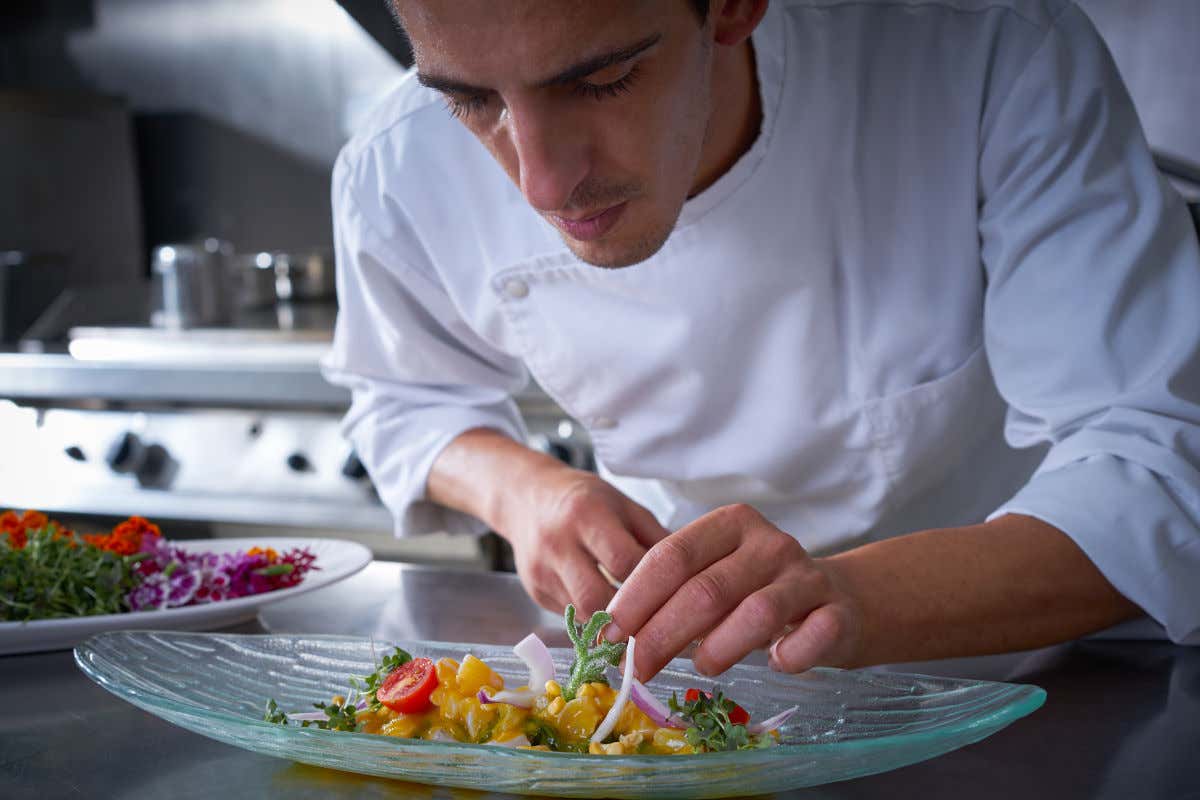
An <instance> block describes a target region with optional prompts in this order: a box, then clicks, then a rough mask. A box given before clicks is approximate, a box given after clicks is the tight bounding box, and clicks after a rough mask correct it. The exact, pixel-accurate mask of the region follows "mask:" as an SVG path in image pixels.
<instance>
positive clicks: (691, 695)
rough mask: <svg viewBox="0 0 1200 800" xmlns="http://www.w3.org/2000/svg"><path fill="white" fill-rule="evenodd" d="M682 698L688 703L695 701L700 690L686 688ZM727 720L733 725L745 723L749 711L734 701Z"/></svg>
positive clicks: (708, 695)
mask: <svg viewBox="0 0 1200 800" xmlns="http://www.w3.org/2000/svg"><path fill="white" fill-rule="evenodd" d="M704 696H705V697H712V693H710V692H705V693H704ZM683 699H684V700H685V701H686V702H688V703H694V702H696V701H697V700H699V699H700V690H699V689H688V690H687V691H686V692H684V695H683ZM729 721H730V722H732V723H733V724H734V725H745V724H746V723H747V722H749V721H750V712H748V711H747V710H746V709H744V708H742V707H741V706H739V705H738V704H737V703H734V704H733V710H732V711H730V712H729Z"/></svg>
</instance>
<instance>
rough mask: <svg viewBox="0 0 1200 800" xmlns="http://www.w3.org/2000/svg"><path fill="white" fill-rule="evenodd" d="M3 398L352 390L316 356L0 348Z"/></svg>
mask: <svg viewBox="0 0 1200 800" xmlns="http://www.w3.org/2000/svg"><path fill="white" fill-rule="evenodd" d="M0 399H10V400H16V401H32V400H113V401H120V402H125V403H160V402H181V403H187V404H189V405H204V404H215V405H246V406H254V407H264V406H272V407H277V408H333V409H344V408H346V407H348V406H349V405H350V392H348V391H347V390H345V389H343V388H342V387H340V386H334V385H333V384H331V383H329V382H327V381H326V380H325V378H324V377H322V375H321V371H320V369H319V367H318V365H317V364H315V363H313V364H306V363H295V362H293V363H287V362H278V363H268V362H264V363H227V364H222V363H216V362H214V363H195V362H192V363H186V362H180V363H166V362H153V361H148V362H136V361H129V362H120V361H81V360H80V359H77V358H74V357H73V356H71V355H69V354H66V353H17V352H11V351H3V350H0ZM516 400H517V403H518V405H519V406H520V407H521V410H522V412H523V413H525V414H527V415H537V414H541V415H551V416H553V415H558V416H561V415H562V413H563V412H562V411H561V410H560V409H559V408H558V406H557V405H555V404H554V402H553V401H552V400H551V399H550V398H549V397H548V396H547V395H546V393H545V392H544V391H542V389H541V388H540V387H539V386H537V385H536V384H535V383H533V382H530V384H529V386H527V387H526V388H525V389H524V390H523V391H521V392H520V393H519V394H518V395H517V397H516Z"/></svg>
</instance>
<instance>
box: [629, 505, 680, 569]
mask: <svg viewBox="0 0 1200 800" xmlns="http://www.w3.org/2000/svg"><path fill="white" fill-rule="evenodd" d="M626 511H627V512H628V516H629V519H628V523H629V529H630V531H632V532H633V535H634V536H635V537H636V538H637V540H638V541H639V542H641V543H642V544H643V545H644V546H646V547H653V546H654V545H656V544H658V543H659V542H661V541H662V540H663V539H665V538H667V537H668V536H670V535H671V532H670V531H669V530H667V529H666V528H664V527H663V526H662V525H661V524H660V523H659V521H658V518H657V517H655V516H654V515H653V514H651V513H650V511H649V510H648V509H646V508H645V507H644V506H640V505H638V504H637V503H634V502H630V503H629V507H628V508H627V509H626ZM628 574H629V573H626V575H628Z"/></svg>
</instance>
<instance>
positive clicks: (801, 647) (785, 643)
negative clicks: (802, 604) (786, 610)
mask: <svg viewBox="0 0 1200 800" xmlns="http://www.w3.org/2000/svg"><path fill="white" fill-rule="evenodd" d="M848 633H849V624H848V615H847V613H846V611H845V609H843V608H842V607H841V606H837V605H824V606H821V607H820V608H818V609H816V610H815V611H813V612H812V613H811V614H809V615H808V616H806V617H805V618H804V621H803V622H801V623H800V624H799V625H798V626H797V627H796V629H795V630H793V631H792V632H791V633H788V634H786V635H784V636H782V637H780V639H779V640H778V641H777V642H775V644H773V645H771V656H770V665H771V668H772V669H774V670H777V671H779V672H804V671H805V670H806V669H811V668H812V667H815V666H819V665H828V666H836V665H837V663H838V657H837V656H838V653H839V651H841V650H842V649H843V644H844V641H845V639H846V637H847V635H848Z"/></svg>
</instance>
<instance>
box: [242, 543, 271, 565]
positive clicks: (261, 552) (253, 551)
mask: <svg viewBox="0 0 1200 800" xmlns="http://www.w3.org/2000/svg"><path fill="white" fill-rule="evenodd" d="M246 555H248V556H266V557H267V563H268V564H274V563H275V562H277V561H279V553H277V552H275V550H274V549H273V548H270V547H251V548H250V549H249V550H247V551H246Z"/></svg>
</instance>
